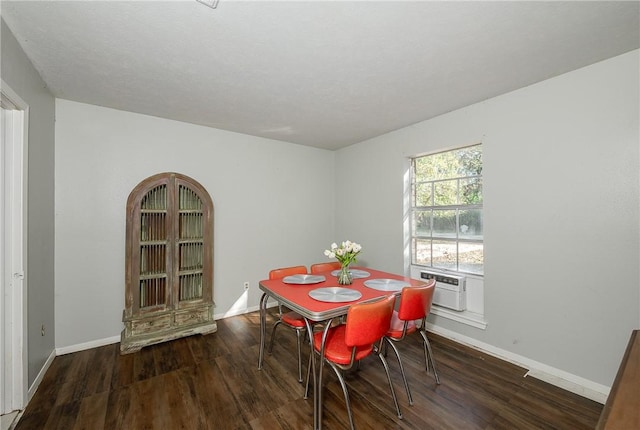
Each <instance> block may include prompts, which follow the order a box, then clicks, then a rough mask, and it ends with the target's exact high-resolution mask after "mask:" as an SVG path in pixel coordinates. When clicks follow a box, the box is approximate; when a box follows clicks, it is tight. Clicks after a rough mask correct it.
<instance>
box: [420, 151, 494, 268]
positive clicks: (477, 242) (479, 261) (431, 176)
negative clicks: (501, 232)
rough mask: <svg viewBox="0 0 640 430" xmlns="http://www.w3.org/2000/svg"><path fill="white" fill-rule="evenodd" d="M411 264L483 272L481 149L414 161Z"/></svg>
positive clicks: (425, 157) (432, 155) (437, 155)
mask: <svg viewBox="0 0 640 430" xmlns="http://www.w3.org/2000/svg"><path fill="white" fill-rule="evenodd" d="M411 262H412V263H413V264H415V265H421V266H429V267H433V268H436V269H446V270H453V271H456V272H464V273H470V274H477V275H483V274H484V245H483V229H482V145H474V146H469V147H466V148H460V149H455V150H452V151H446V152H440V153H437V154H431V155H425V156H421V157H415V158H412V159H411Z"/></svg>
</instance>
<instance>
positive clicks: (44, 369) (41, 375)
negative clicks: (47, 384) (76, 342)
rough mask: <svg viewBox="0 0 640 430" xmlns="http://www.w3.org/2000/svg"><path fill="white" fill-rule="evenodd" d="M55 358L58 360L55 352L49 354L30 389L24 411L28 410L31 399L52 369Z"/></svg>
mask: <svg viewBox="0 0 640 430" xmlns="http://www.w3.org/2000/svg"><path fill="white" fill-rule="evenodd" d="M54 358H56V351H55V350H53V351H51V354H49V357H48V358H47V361H45V362H44V366H42V369H40V372H38V375H37V376H36V379H34V380H33V384H31V386H30V387H29V391H28V392H27V404H25V405H24V409H27V405H28V404H29V402H30V401H31V398H32V397H33V395H34V394H35V393H36V391H37V390H38V387H39V386H40V383H41V382H42V378H44V375H45V374H46V373H47V370H49V367H51V363H53V359H54Z"/></svg>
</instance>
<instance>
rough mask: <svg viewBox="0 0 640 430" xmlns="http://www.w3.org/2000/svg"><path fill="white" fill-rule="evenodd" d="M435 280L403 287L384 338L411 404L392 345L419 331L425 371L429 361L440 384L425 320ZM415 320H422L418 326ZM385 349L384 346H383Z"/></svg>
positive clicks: (396, 350) (395, 348)
mask: <svg viewBox="0 0 640 430" xmlns="http://www.w3.org/2000/svg"><path fill="white" fill-rule="evenodd" d="M435 285H436V280H435V279H431V280H430V281H429V282H427V283H426V284H424V285H420V286H416V287H404V288H403V289H402V293H401V295H400V305H399V306H398V310H397V311H395V310H394V311H393V316H392V318H391V324H390V326H389V331H388V332H387V334H386V336H385V339H386V340H387V343H388V344H389V345H391V347H392V349H393V351H394V352H395V354H396V357H397V358H398V364H399V365H400V373H401V374H402V380H403V382H404V387H405V389H406V390H407V397H408V398H409V404H410V405H412V404H413V398H412V397H411V391H410V390H409V384H408V383H407V376H406V375H405V373H404V367H403V366H402V360H401V359H400V353H399V352H398V348H397V347H396V346H395V345H394V343H395V342H400V341H401V340H403V339H404V338H405V336H406V335H408V334H411V333H413V332H415V331H419V332H420V335H421V336H422V344H423V346H424V361H425V367H426V370H427V372H429V362H431V367H432V368H433V375H434V377H435V379H436V383H437V384H440V378H438V372H437V371H436V364H435V361H434V359H433V352H432V351H431V345H430V344H429V339H428V338H427V330H426V322H427V316H428V315H429V311H430V310H431V302H432V301H433V293H434V291H435V289H436V288H435ZM416 320H422V323H421V325H420V328H418V327H417V325H416ZM385 349H386V348H385Z"/></svg>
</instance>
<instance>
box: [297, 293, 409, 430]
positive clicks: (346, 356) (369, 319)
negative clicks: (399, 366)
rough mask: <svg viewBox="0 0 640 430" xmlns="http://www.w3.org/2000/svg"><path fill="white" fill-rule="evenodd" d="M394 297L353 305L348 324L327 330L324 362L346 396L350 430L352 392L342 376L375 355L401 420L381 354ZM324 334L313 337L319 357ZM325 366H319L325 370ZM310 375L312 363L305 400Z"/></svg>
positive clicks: (307, 387)
mask: <svg viewBox="0 0 640 430" xmlns="http://www.w3.org/2000/svg"><path fill="white" fill-rule="evenodd" d="M395 300H396V299H395V296H394V295H392V294H391V295H389V296H386V297H384V298H382V299H380V300H378V301H375V302H369V303H360V304H356V305H353V306H351V307H350V308H349V311H348V312H347V322H346V323H345V324H340V325H338V326H333V327H329V328H328V329H327V334H326V340H325V345H324V362H326V363H328V364H329V366H331V368H332V369H333V370H334V372H335V373H336V375H337V376H338V381H339V382H340V385H341V386H342V391H343V392H344V399H345V402H346V404H347V413H348V414H349V424H350V425H351V429H352V430H353V429H354V426H353V416H352V414H351V404H350V402H349V392H348V391H347V386H346V384H345V381H344V377H343V375H342V371H344V370H349V369H351V368H352V367H353V366H354V365H357V363H358V362H359V361H360V360H362V359H363V358H365V357H368V356H369V355H371V354H375V355H377V356H378V357H379V358H380V361H382V365H383V366H384V370H385V372H386V373H387V379H388V380H389V387H390V389H391V396H392V397H393V401H394V403H395V405H396V412H397V414H398V418H402V413H401V412H400V406H399V405H398V399H397V397H396V393H395V390H394V389H393V383H392V382H391V375H390V374H389V365H388V364H387V360H386V359H385V358H384V355H383V354H381V347H382V345H383V342H384V335H385V333H386V332H387V330H388V329H389V324H390V323H391V316H392V314H393V306H394V304H395ZM323 334H324V332H323V331H317V332H315V333H314V335H313V350H314V351H315V353H316V354H318V355H319V354H320V351H321V347H322V337H323ZM322 364H323V363H320V366H321V367H322ZM310 374H311V360H309V368H308V370H307V384H306V388H305V398H307V397H308V393H309V377H310ZM318 387H319V390H318V393H319V394H318V395H319V397H320V400H318V403H320V404H321V403H322V400H321V399H322V394H321V391H322V371H321V372H320V378H319V381H318Z"/></svg>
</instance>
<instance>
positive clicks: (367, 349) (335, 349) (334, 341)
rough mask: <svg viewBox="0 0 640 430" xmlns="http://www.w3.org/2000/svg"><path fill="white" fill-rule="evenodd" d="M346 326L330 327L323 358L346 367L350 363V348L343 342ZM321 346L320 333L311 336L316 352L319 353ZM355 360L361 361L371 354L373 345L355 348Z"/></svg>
mask: <svg viewBox="0 0 640 430" xmlns="http://www.w3.org/2000/svg"><path fill="white" fill-rule="evenodd" d="M345 329H346V325H345V324H342V325H339V326H337V327H332V328H330V329H329V331H328V333H327V340H326V342H325V345H324V356H325V358H326V359H328V360H330V361H333V362H334V363H338V364H343V365H348V364H350V363H351V350H352V347H350V346H347V344H346V343H345V342H344V335H345ZM321 345H322V332H321V331H318V332H316V333H314V335H313V346H314V348H315V350H316V351H318V352H320V346H321ZM356 348H357V349H356V356H355V360H356V361H358V360H361V359H363V358H365V357H366V356H368V355H369V354H371V352H373V345H366V346H359V347H356Z"/></svg>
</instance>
